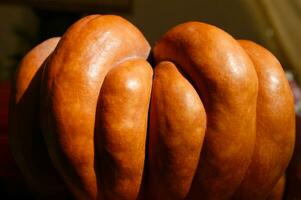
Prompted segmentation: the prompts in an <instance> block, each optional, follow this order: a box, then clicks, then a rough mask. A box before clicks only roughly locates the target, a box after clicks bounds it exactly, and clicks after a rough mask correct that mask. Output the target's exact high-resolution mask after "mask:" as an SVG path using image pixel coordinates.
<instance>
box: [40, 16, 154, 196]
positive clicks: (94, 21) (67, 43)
mask: <svg viewBox="0 0 301 200" xmlns="http://www.w3.org/2000/svg"><path fill="white" fill-rule="evenodd" d="M82 23H85V25H82ZM148 53H149V45H148V43H147V41H146V40H145V39H144V37H143V35H142V34H141V33H140V32H139V30H138V29H136V28H135V27H134V26H133V25H131V24H130V23H129V22H127V21H126V20H124V19H122V18H121V17H117V16H113V15H106V16H97V17H93V18H91V19H90V20H88V21H86V22H85V20H80V21H78V22H76V23H75V24H74V25H72V26H71V28H70V29H69V30H67V32H66V33H65V34H64V35H63V40H61V41H60V43H59V44H58V47H57V48H56V50H55V52H54V54H53V56H52V58H51V60H49V62H48V64H47V66H46V70H45V79H44V80H43V89H42V90H43V94H42V110H43V114H42V121H43V123H42V127H43V133H44V137H45V140H46V143H47V146H48V149H49V152H50V157H51V159H52V161H53V163H54V165H55V167H56V168H57V169H58V171H59V172H60V174H61V175H62V177H63V178H64V181H65V182H66V184H67V186H68V188H69V189H70V190H71V191H72V192H73V193H74V195H75V197H76V198H78V199H97V196H98V192H97V190H98V189H97V182H96V176H95V170H94V160H95V159H98V158H97V157H95V155H94V126H95V116H96V105H97V100H98V96H99V92H100V89H101V85H102V82H103V80H104V78H105V76H106V74H107V73H108V72H109V70H110V69H111V68H113V67H115V65H116V63H117V62H119V61H121V60H126V58H129V59H132V58H133V57H140V58H142V59H146V57H147V56H148ZM75 122H76V123H75Z"/></svg>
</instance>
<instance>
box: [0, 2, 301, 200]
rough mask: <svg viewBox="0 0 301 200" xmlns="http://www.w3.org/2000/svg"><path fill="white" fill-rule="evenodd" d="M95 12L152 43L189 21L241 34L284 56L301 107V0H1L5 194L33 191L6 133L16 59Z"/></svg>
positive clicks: (0, 178) (0, 155)
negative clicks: (127, 24)
mask: <svg viewBox="0 0 301 200" xmlns="http://www.w3.org/2000/svg"><path fill="white" fill-rule="evenodd" d="M92 13H100V14H108V13H110V14H118V15H121V16H123V17H125V18H126V19H128V20H129V21H131V22H132V23H133V24H134V25H136V26H137V27H138V28H139V29H140V30H141V31H142V32H143V33H144V34H145V36H146V38H147V39H148V41H149V42H150V43H151V45H153V44H154V43H155V41H156V40H157V39H158V38H159V37H160V36H161V35H162V34H163V33H164V32H166V31H167V30H168V29H169V28H171V27H173V26H175V25H177V24H179V23H182V22H186V21H203V22H206V23H210V24H213V25H215V26H218V27H220V28H222V29H224V30H225V31H227V32H228V33H230V34H231V35H232V36H234V37H235V38H237V39H249V40H253V41H255V42H257V43H259V44H261V45H263V46H264V47H266V48H267V49H269V50H270V51H271V52H273V54H274V55H276V57H277V58H278V59H279V60H280V62H281V64H282V65H283V67H284V68H285V70H286V71H287V74H288V78H289V80H290V83H291V86H292V88H293V91H294V93H295V98H296V110H297V111H298V112H299V110H300V105H301V104H300V99H301V92H300V89H299V87H298V83H301V59H300V57H301V54H300V53H301V0H210V1H208V0H185V1H181V0H164V1H162V0H152V1H148V0H0V24H1V26H0V106H1V107H0V108H1V110H0V148H1V149H0V193H1V194H3V196H7V199H9V198H11V199H12V198H20V195H23V196H24V195H29V194H27V193H26V186H24V185H23V183H22V178H20V175H19V174H18V170H17V168H16V166H15V165H14V162H13V159H12V157H11V155H10V152H9V148H8V143H7V136H6V135H7V111H8V96H9V88H10V80H11V78H12V77H13V73H14V71H15V69H16V67H17V66H18V62H19V61H20V59H21V58H22V57H23V56H24V54H25V53H26V52H27V51H28V50H29V49H31V48H32V47H34V46H35V45H37V44H38V43H40V42H42V41H43V40H45V39H47V38H50V37H54V36H61V35H62V34H63V33H64V32H65V31H66V29H67V28H68V27H69V26H70V25H71V24H72V23H74V22H75V21H76V20H77V19H79V18H81V17H83V16H85V15H88V14H92ZM297 121H301V120H299V118H297ZM299 124H300V123H299ZM299 124H297V126H298V125H299ZM299 141H300V140H299ZM300 145H301V144H300ZM300 145H299V146H300ZM296 162H297V161H296ZM291 168H294V167H291ZM300 168H301V164H300ZM300 176H301V170H300ZM300 180H301V177H299V181H300ZM294 181H298V180H294ZM299 187H301V186H300V185H299ZM0 199H2V198H1V196H0ZM300 199H301V196H300Z"/></svg>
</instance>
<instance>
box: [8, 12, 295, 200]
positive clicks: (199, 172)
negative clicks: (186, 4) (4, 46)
mask: <svg viewBox="0 0 301 200" xmlns="http://www.w3.org/2000/svg"><path fill="white" fill-rule="evenodd" d="M149 51H150V47H149V44H148V42H147V41H146V39H145V38H144V36H143V35H142V33H141V32H140V31H139V30H138V29H137V28H135V27H134V26H133V25H132V24H130V23H129V22H128V21H126V20H125V19H123V18H121V17H118V16H113V15H103V16H100V15H91V16H87V17H85V18H83V19H81V20H79V21H78V22H76V23H75V24H73V25H72V26H71V27H70V28H69V29H68V30H67V31H66V33H65V34H64V35H63V36H62V38H61V39H59V38H53V39H50V40H47V41H45V42H43V43H42V44H40V45H38V46H37V47H35V48H34V49H33V50H32V51H30V52H29V53H28V54H27V55H26V56H25V57H24V58H23V60H22V61H21V64H20V66H19V68H18V70H17V72H16V76H15V81H14V83H15V84H14V86H13V92H12V93H13V95H12V98H11V107H10V141H11V147H12V150H13V154H14V157H15V159H16V160H17V163H18V165H19V167H20V168H21V170H22V172H23V174H24V177H25V179H26V180H27V182H28V184H29V185H30V186H31V188H32V190H33V191H35V192H36V193H38V194H37V195H38V196H40V197H43V198H44V199H45V198H50V199H51V198H52V199H53V198H62V199H64V198H67V196H68V191H70V192H71V194H72V195H73V196H74V197H75V198H76V199H219V200H221V199H230V198H231V199H265V198H266V197H267V196H268V195H269V194H270V193H271V191H272V189H273V188H274V186H275V185H276V183H277V181H278V179H279V178H280V177H281V176H282V174H283V173H284V171H285V169H286V167H287V165H288V162H289V160H290V158H291V155H292V151H293V147H294V137H295V135H294V134H295V121H294V119H295V118H294V106H293V103H294V102H293V97H292V93H291V91H290V88H289V85H288V82H287V80H286V78H285V76H284V72H283V69H282V67H281V65H280V63H279V62H278V61H277V59H276V58H275V57H274V56H273V55H272V54H271V53H270V52H268V51H267V50H266V49H264V48H263V47H261V46H259V45H257V44H255V43H253V42H250V41H243V40H241V41H236V40H235V39H233V38H232V37H231V36H230V35H229V34H227V33H226V32H224V31H222V30H221V29H219V28H217V27H214V26H212V25H208V24H205V23H201V22H188V23H184V24H180V25H178V26H176V27H174V28H172V29H171V30H169V31H168V32H167V33H166V34H164V35H163V36H162V38H161V39H160V40H159V41H158V42H157V43H156V45H155V47H154V49H153V55H154V60H155V64H154V65H153V66H154V69H153V68H152V67H151V65H150V64H149V63H148V62H147V60H146V59H147V57H148V55H149Z"/></svg>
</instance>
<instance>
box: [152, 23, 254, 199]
mask: <svg viewBox="0 0 301 200" xmlns="http://www.w3.org/2000/svg"><path fill="white" fill-rule="evenodd" d="M154 57H155V60H156V62H160V61H171V62H174V63H176V66H177V67H179V68H181V70H183V71H184V72H185V74H187V75H188V77H189V78H190V79H191V80H192V81H193V82H192V83H193V84H194V86H195V87H196V91H197V92H198V94H199V95H200V96H201V99H202V102H203V103H204V106H205V110H206V114H207V130H206V134H205V141H204V146H203V149H202V153H201V157H200V165H199V167H198V169H197V171H196V176H195V178H194V180H193V183H192V187H191V191H190V194H189V197H188V198H189V199H200V198H204V199H219V200H221V199H229V198H230V197H231V196H232V195H233V193H234V192H235V190H236V189H237V187H238V186H239V184H240V182H241V181H242V178H243V176H244V174H245V173H246V170H247V168H248V166H249V164H250V161H251V156H252V153H253V148H254V143H255V116H256V97H257V89H258V86H257V76H256V72H255V69H254V67H253V65H252V62H251V61H250V59H249V58H248V56H247V55H246V53H245V52H244V50H243V49H242V48H241V47H240V46H239V44H238V43H237V42H236V41H235V40H234V39H233V38H232V37H231V36H230V35H228V34H227V33H225V32H224V31H222V30H220V29H218V28H216V27H214V26H211V25H208V24H204V23H200V22H188V23H184V24H180V25H178V26H176V27H174V28H172V29H171V30H169V31H168V32H167V33H166V34H164V35H163V36H162V37H161V39H160V40H159V41H158V42H157V43H156V45H155V47H154ZM237 166H239V168H238V167H237ZM234 171H235V173H233V172H234Z"/></svg>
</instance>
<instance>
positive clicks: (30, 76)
mask: <svg viewBox="0 0 301 200" xmlns="http://www.w3.org/2000/svg"><path fill="white" fill-rule="evenodd" d="M59 39H60V38H51V39H48V40H46V41H44V42H42V43H41V44H39V45H38V46H36V47H35V48H33V49H32V50H31V51H30V52H29V53H28V54H27V55H26V56H25V57H24V58H23V59H22V61H21V63H20V65H19V67H18V69H17V71H16V73H15V77H14V81H13V86H12V92H11V97H10V108H9V129H10V130H9V142H10V146H11V150H12V154H13V156H14V158H15V160H16V162H17V164H18V166H19V168H20V170H21V172H22V174H23V176H24V178H25V180H26V182H27V183H28V186H29V188H30V189H31V190H32V191H33V192H34V194H35V195H36V196H37V197H38V198H42V199H46V198H49V199H53V198H59V199H61V198H62V199H64V198H65V194H66V192H65V191H66V188H65V186H64V183H63V181H62V180H61V178H60V176H59V175H58V173H57V171H56V170H55V168H54V167H53V165H52V161H51V160H50V157H49V154H48V151H47V148H46V146H45V142H44V139H43V136H42V132H41V129H40V126H39V103H40V102H39V101H40V97H39V95H40V84H41V75H42V70H43V67H44V61H45V60H46V59H47V57H48V56H49V54H50V53H51V52H52V51H53V50H54V48H55V47H56V45H57V43H58V41H59Z"/></svg>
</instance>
